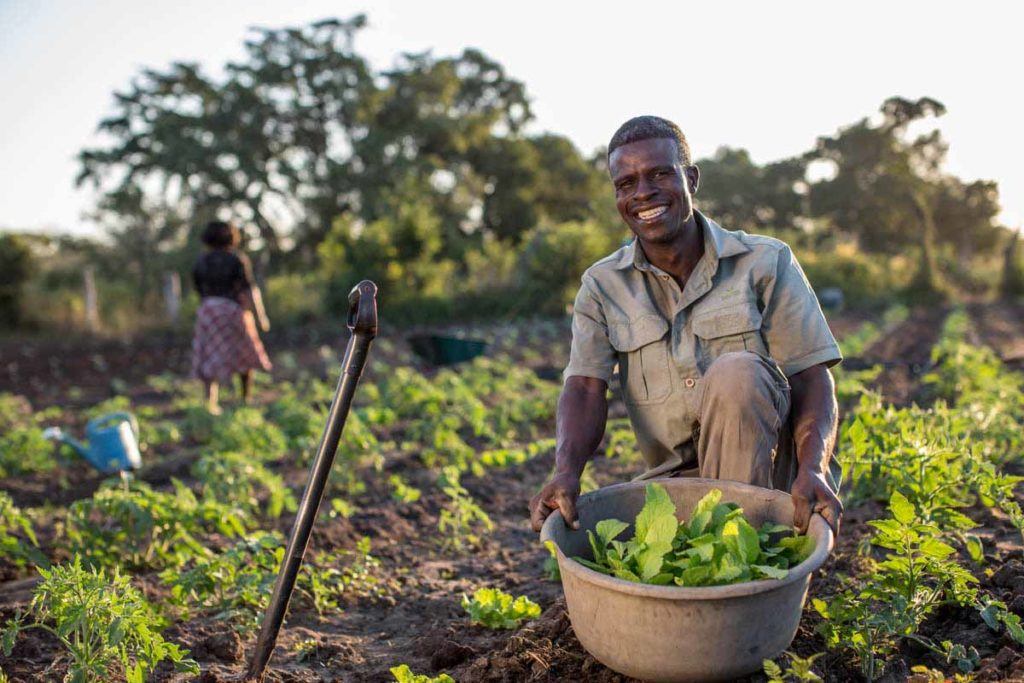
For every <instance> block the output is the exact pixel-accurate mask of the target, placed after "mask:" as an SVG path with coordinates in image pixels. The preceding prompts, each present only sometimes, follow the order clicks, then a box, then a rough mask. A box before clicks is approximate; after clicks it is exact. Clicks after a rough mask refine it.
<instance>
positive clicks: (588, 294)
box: [562, 277, 617, 382]
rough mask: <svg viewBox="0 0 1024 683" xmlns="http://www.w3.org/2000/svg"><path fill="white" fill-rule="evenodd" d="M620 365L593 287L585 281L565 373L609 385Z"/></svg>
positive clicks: (578, 299) (576, 306)
mask: <svg viewBox="0 0 1024 683" xmlns="http://www.w3.org/2000/svg"><path fill="white" fill-rule="evenodd" d="M616 362H617V358H616V354H615V349H614V348H613V347H612V345H611V342H610V341H609V340H608V324H607V322H605V316H604V311H603V309H602V307H601V303H600V301H598V299H597V297H596V296H595V295H594V292H593V288H592V286H591V285H590V284H589V283H588V282H587V278H586V277H584V278H583V283H582V284H581V286H580V291H579V292H578V293H577V294H576V301H575V303H574V304H573V311H572V347H571V349H570V351H569V365H568V366H566V368H565V371H564V372H563V373H562V377H563V378H564V379H568V378H569V377H573V376H579V377H595V378H597V379H602V380H604V381H605V382H607V381H609V380H610V379H611V376H612V372H613V371H614V369H615V364H616Z"/></svg>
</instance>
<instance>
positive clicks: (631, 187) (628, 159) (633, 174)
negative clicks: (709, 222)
mask: <svg viewBox="0 0 1024 683" xmlns="http://www.w3.org/2000/svg"><path fill="white" fill-rule="evenodd" d="M608 171H609V173H610V174H611V177H612V185H614V187H615V206H616V207H617V208H618V209H619V215H620V216H622V220H624V221H626V225H628V226H629V228H630V230H632V231H633V234H635V235H636V236H637V237H638V238H640V240H642V241H643V242H648V243H653V244H658V243H669V242H672V241H674V240H676V239H678V238H679V236H680V235H682V233H683V229H684V228H685V226H686V224H687V222H688V221H689V220H690V218H691V217H692V216H693V193H694V192H696V191H697V179H698V172H697V167H696V166H690V167H689V168H685V169H684V168H683V166H682V163H681V161H680V158H679V147H678V146H677V144H676V141H675V140H673V139H670V138H654V139H651V140H640V141H639V142H631V143H630V144H628V145H622V146H621V147H618V148H616V150H615V151H614V152H612V154H611V157H610V158H609V159H608Z"/></svg>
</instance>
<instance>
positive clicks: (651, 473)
mask: <svg viewBox="0 0 1024 683" xmlns="http://www.w3.org/2000/svg"><path fill="white" fill-rule="evenodd" d="M608 170H609V173H610V175H611V179H612V185H613V186H614V188H615V201H616V206H617V207H618V210H619V215H621V216H622V219H623V220H624V221H625V222H626V224H627V225H628V226H629V228H630V230H632V232H633V234H634V236H635V239H634V240H633V241H632V242H631V243H630V244H628V245H627V246H625V247H623V248H621V249H619V250H618V251H616V252H615V253H613V254H611V255H610V256H607V257H605V258H604V259H602V260H600V261H598V262H597V263H595V264H594V265H593V266H591V267H590V268H589V269H588V270H587V272H586V273H584V275H583V282H582V286H581V287H580V290H579V293H578V294H577V296H576V303H575V308H574V310H573V325H572V350H571V353H570V357H569V365H568V367H567V368H566V370H565V373H564V375H565V384H564V386H563V389H562V394H561V397H560V398H559V402H558V418H557V448H556V452H555V473H554V475H553V476H552V478H551V480H550V481H549V482H548V483H547V484H545V485H544V487H543V488H542V489H541V490H540V492H539V493H538V494H537V495H536V496H534V498H533V500H532V501H531V502H530V519H531V524H532V526H533V528H534V530H535V531H539V530H540V527H541V525H542V524H543V522H544V520H545V519H546V518H547V516H548V515H549V514H551V512H553V511H554V510H559V511H560V512H561V514H562V516H563V517H564V518H565V519H566V521H567V522H569V523H570V524H572V525H573V526H574V527H575V526H578V522H577V520H576V499H577V498H578V496H579V492H580V476H581V475H582V473H583V468H584V467H585V466H586V463H587V461H588V460H589V459H590V458H591V456H592V455H593V454H594V451H595V450H596V449H597V448H598V446H599V445H600V442H601V439H602V437H603V436H604V429H605V422H606V421H607V417H608V400H607V390H608V382H609V380H610V379H611V377H612V374H613V371H614V369H615V366H616V365H618V368H619V380H620V383H621V386H622V395H623V399H624V401H625V404H626V409H627V411H628V413H629V418H630V422H631V424H632V426H633V430H634V431H635V432H636V437H637V443H638V444H639V446H640V450H641V452H642V453H643V456H644V459H645V461H646V462H647V466H648V469H647V471H646V472H644V474H642V475H641V476H640V477H639V478H640V479H650V478H655V477H672V476H700V477H707V478H713V479H731V480H735V481H741V482H746V483H750V484H755V485H757V486H763V487H766V488H777V489H782V490H784V491H789V492H790V493H791V494H792V496H793V501H794V504H795V515H794V523H795V525H796V526H797V528H799V529H800V530H805V529H806V528H807V524H808V522H809V519H810V516H811V514H812V513H813V512H820V513H821V514H822V515H823V516H824V517H825V518H826V519H827V520H828V521H829V523H830V524H831V525H832V527H833V528H834V529H835V530H837V531H838V527H839V518H840V515H841V514H842V505H841V503H840V502H839V499H838V498H837V497H836V485H835V477H834V476H833V471H832V468H831V467H830V464H831V458H830V456H831V454H832V448H833V445H834V443H835V437H836V426H837V406H836V398H835V386H834V383H833V381H832V374H831V373H830V372H829V370H828V368H829V366H831V365H834V364H836V363H838V362H839V361H840V360H841V358H842V356H841V355H840V353H839V347H838V345H837V344H836V341H835V339H834V338H833V337H832V333H831V332H830V331H829V328H828V325H827V324H826V322H825V318H824V316H823V315H822V312H821V307H820V306H819V305H818V301H817V298H816V297H815V295H814V291H813V290H812V289H811V286H810V284H809V283H808V282H807V278H806V277H805V276H804V274H803V271H802V270H801V269H800V266H799V264H798V263H797V261H796V258H795V257H794V256H793V252H792V251H791V250H790V248H789V247H788V246H787V245H786V244H785V243H783V242H780V241H779V240H777V239H773V238H771V237H762V236H758V235H748V234H746V233H745V232H742V231H740V230H737V231H735V232H732V231H729V230H725V229H723V228H722V227H721V226H719V225H718V224H717V223H715V222H714V221H712V220H710V219H709V218H707V217H705V216H704V215H703V214H701V213H700V212H699V211H697V210H695V209H694V204H693V196H694V195H695V194H696V192H697V188H698V185H699V180H700V173H699V171H698V169H697V167H696V166H694V165H693V164H692V162H691V158H690V147H689V144H688V143H687V142H686V137H685V136H684V135H683V132H682V131H681V130H680V129H679V127H678V126H676V125H675V124H674V123H672V122H671V121H667V120H665V119H662V118H659V117H656V116H640V117H637V118H634V119H630V120H629V121H627V122H626V123H624V124H623V125H622V126H621V127H620V128H619V130H617V131H616V132H615V135H614V136H613V137H612V139H611V142H610V143H609V145H608ZM730 227H742V226H730Z"/></svg>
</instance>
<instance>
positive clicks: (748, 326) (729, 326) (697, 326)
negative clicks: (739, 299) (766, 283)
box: [693, 303, 768, 372]
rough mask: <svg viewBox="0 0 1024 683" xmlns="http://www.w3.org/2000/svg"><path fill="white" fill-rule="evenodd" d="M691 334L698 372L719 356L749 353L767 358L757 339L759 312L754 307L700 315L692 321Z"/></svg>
mask: <svg viewBox="0 0 1024 683" xmlns="http://www.w3.org/2000/svg"><path fill="white" fill-rule="evenodd" d="M693 333H694V335H696V337H697V344H698V346H699V351H698V354H697V355H698V358H699V360H700V365H701V371H702V372H704V371H706V370H707V369H708V366H709V365H711V363H713V362H714V361H715V359H716V358H718V357H719V356H721V355H722V354H723V353H730V352H732V351H751V352H753V353H756V354H758V355H760V356H764V357H766V358H767V357H768V349H767V348H766V347H765V345H764V339H763V338H762V337H761V312H760V311H759V310H757V306H756V305H755V304H754V303H743V304H737V305H735V306H729V307H728V308H723V309H719V310H713V311H707V312H705V313H702V314H700V315H698V316H696V317H694V319H693Z"/></svg>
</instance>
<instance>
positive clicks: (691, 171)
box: [683, 166, 700, 194]
mask: <svg viewBox="0 0 1024 683" xmlns="http://www.w3.org/2000/svg"><path fill="white" fill-rule="evenodd" d="M683 173H684V174H685V175H686V183H687V184H688V185H689V186H690V194H697V188H698V187H700V169H699V168H697V167H696V166H689V167H687V169H686V170H685V171H683Z"/></svg>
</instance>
